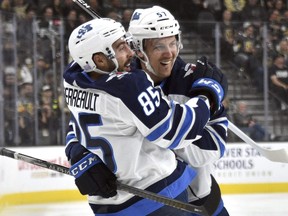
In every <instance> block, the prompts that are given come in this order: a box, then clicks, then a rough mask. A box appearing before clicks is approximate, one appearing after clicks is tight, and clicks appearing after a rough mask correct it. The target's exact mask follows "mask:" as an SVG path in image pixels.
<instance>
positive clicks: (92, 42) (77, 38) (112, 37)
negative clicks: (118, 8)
mask: <svg viewBox="0 0 288 216" xmlns="http://www.w3.org/2000/svg"><path fill="white" fill-rule="evenodd" d="M125 34H126V31H125V29H124V27H123V26H122V24H121V23H119V22H116V21H114V20H112V19H108V18H101V19H93V20H91V21H88V22H86V23H83V24H81V25H80V26H78V27H77V28H75V29H74V30H73V32H72V33H71V35H70V37H69V41H68V47H69V52H70V55H71V57H72V58H73V60H74V61H75V62H77V63H78V64H79V65H80V66H81V68H82V69H83V70H85V71H87V72H90V71H95V72H98V73H111V72H112V71H110V72H106V71H102V70H99V69H98V68H97V66H96V65H95V63H94V61H93V59H92V57H93V54H95V53H103V54H104V55H106V56H107V57H108V58H109V59H111V60H112V61H113V62H114V64H115V70H114V71H116V70H117V69H118V62H117V60H116V57H115V52H114V50H113V48H112V44H113V43H114V42H115V41H116V40H118V39H119V38H121V37H124V36H125Z"/></svg>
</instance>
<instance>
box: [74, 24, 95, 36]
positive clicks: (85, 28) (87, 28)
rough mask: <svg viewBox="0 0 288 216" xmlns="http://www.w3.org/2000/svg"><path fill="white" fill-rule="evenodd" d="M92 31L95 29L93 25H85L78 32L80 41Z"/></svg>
mask: <svg viewBox="0 0 288 216" xmlns="http://www.w3.org/2000/svg"><path fill="white" fill-rule="evenodd" d="M92 29H93V28H92V26H91V24H87V25H83V26H82V27H81V28H80V29H79V31H78V35H77V38H78V39H80V38H81V37H82V36H83V35H85V34H86V33H87V32H89V31H91V30H92Z"/></svg>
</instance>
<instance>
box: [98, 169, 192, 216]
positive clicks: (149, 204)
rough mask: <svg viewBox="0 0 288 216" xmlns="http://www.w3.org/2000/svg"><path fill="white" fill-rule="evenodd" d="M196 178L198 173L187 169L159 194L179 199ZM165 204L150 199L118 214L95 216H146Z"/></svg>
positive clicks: (143, 200) (142, 200) (141, 201)
mask: <svg viewBox="0 0 288 216" xmlns="http://www.w3.org/2000/svg"><path fill="white" fill-rule="evenodd" d="M195 176H196V172H195V171H194V170H192V169H191V168H189V167H186V168H185V170H184V172H183V174H182V176H181V177H180V178H178V179H177V180H176V181H174V182H173V183H172V184H170V185H168V186H167V187H166V188H164V189H163V190H162V191H160V192H159V193H158V194H159V195H162V196H165V197H172V198H175V197H177V196H178V195H179V194H180V193H182V192H183V191H184V190H186V188H187V185H189V184H190V183H191V181H192V179H193V178H194V177H195ZM163 205H164V204H162V203H158V202H155V201H152V200H148V199H141V200H140V201H138V202H136V203H134V204H133V205H131V206H129V207H128V208H126V209H124V210H122V211H120V212H117V213H110V214H109V213H108V214H99V213H97V214H95V216H100V215H101V216H127V215H137V216H145V215H148V214H150V213H152V212H154V211H155V210H157V209H159V208H161V207H162V206H163Z"/></svg>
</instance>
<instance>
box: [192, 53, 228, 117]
mask: <svg viewBox="0 0 288 216" xmlns="http://www.w3.org/2000/svg"><path fill="white" fill-rule="evenodd" d="M193 76H194V80H195V81H194V82H193V84H192V88H191V91H190V96H191V97H194V96H198V95H205V96H207V97H208V98H209V101H210V104H211V114H212V115H213V114H214V113H215V112H216V111H217V110H219V109H220V106H221V102H222V101H223V99H224V97H225V95H226V93H227V89H228V83H227V78H226V76H225V75H224V74H223V73H222V72H221V70H220V69H219V68H217V67H216V66H215V65H214V64H212V63H210V62H208V61H207V58H206V57H205V56H202V57H201V58H200V59H199V60H197V64H196V67H195V69H194V71H193Z"/></svg>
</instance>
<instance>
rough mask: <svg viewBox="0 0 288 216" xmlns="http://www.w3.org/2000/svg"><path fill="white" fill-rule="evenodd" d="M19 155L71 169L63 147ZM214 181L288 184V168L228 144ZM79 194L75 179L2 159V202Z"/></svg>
mask: <svg viewBox="0 0 288 216" xmlns="http://www.w3.org/2000/svg"><path fill="white" fill-rule="evenodd" d="M263 146H267V147H271V148H288V144H287V143H286V144H284V143H281V144H280V143H277V144H270V145H269V144H263ZM11 150H14V151H16V152H18V153H22V154H26V155H29V156H32V157H36V158H39V159H42V160H47V161H50V162H53V163H57V164H60V165H63V166H68V165H69V164H68V162H67V160H66V157H65V154H64V146H57V147H37V148H35V147H34V148H11ZM215 177H216V179H217V181H218V182H219V183H220V184H238V183H239V184H242V183H269V182H273V183H277V182H280V183H282V182H284V183H287V182H288V164H284V163H276V162H271V161H269V160H267V159H266V158H263V157H262V156H260V155H259V153H257V151H256V150H254V149H253V148H252V147H250V146H249V145H247V144H229V145H227V151H226V154H225V157H224V158H223V159H221V160H220V161H219V162H217V163H216V172H215ZM53 190H77V188H76V186H75V184H74V178H73V177H71V176H68V175H65V174H61V173H57V172H55V171H50V170H48V169H46V168H41V167H38V166H36V165H32V164H28V163H26V162H23V161H18V160H15V159H12V158H8V157H2V156H0V198H1V195H4V194H14V193H21V192H41V191H53Z"/></svg>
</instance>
